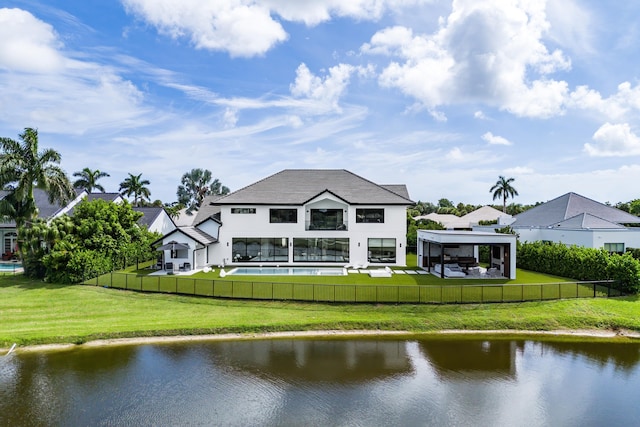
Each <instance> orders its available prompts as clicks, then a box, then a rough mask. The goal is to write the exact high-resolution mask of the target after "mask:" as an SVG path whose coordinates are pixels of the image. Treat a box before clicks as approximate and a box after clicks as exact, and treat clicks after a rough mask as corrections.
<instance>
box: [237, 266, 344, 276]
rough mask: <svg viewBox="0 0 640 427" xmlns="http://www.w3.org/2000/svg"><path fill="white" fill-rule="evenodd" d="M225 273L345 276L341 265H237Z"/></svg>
mask: <svg viewBox="0 0 640 427" xmlns="http://www.w3.org/2000/svg"><path fill="white" fill-rule="evenodd" d="M227 274H234V275H252V276H345V275H346V274H347V272H346V270H345V269H344V268H342V267H334V268H331V267H238V268H235V269H233V270H231V271H229V272H228V273H227Z"/></svg>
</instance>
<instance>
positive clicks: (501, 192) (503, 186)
mask: <svg viewBox="0 0 640 427" xmlns="http://www.w3.org/2000/svg"><path fill="white" fill-rule="evenodd" d="M513 181H515V179H513V178H509V179H506V178H505V177H504V176H502V175H500V176H499V177H498V181H497V182H496V183H495V185H494V186H493V187H491V189H490V190H489V192H493V200H496V199H499V198H502V212H504V213H507V199H508V198H509V197H511V198H514V197H515V196H517V195H518V191H517V190H516V189H515V188H513V187H512V186H511V183H512V182H513Z"/></svg>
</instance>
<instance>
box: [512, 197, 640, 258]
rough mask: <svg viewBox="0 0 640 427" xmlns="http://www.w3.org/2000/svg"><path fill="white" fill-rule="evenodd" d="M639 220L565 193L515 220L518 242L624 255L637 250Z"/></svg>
mask: <svg viewBox="0 0 640 427" xmlns="http://www.w3.org/2000/svg"><path fill="white" fill-rule="evenodd" d="M627 224H632V225H639V224H640V218H639V217H637V216H635V215H631V214H628V213H627V212H624V211H621V210H620V209H616V208H614V207H611V206H607V205H605V204H602V203H599V202H596V201H594V200H591V199H589V198H586V197H584V196H581V195H579V194H576V193H567V194H564V195H562V196H560V197H557V198H555V199H553V200H550V201H548V202H547V203H543V204H541V205H538V206H536V207H534V208H532V209H529V210H527V211H525V212H522V213H520V214H518V215H516V216H515V217H514V222H513V223H512V224H511V227H512V228H513V229H514V231H515V232H516V233H518V235H519V238H520V240H521V241H529V242H534V241H548V242H556V243H564V244H566V245H577V246H584V247H588V248H604V249H605V250H607V251H610V252H624V251H625V250H626V249H627V248H640V227H629V226H627Z"/></svg>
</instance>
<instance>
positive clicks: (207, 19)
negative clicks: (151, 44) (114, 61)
mask: <svg viewBox="0 0 640 427" xmlns="http://www.w3.org/2000/svg"><path fill="white" fill-rule="evenodd" d="M121 1H122V3H123V5H124V6H125V8H126V10H127V12H128V13H131V14H133V15H136V16H137V17H139V18H140V19H143V20H144V21H146V22H148V23H149V24H151V25H153V26H154V27H155V28H156V29H157V30H158V31H159V32H160V33H162V34H166V35H167V36H169V37H171V38H174V39H180V38H188V39H189V40H190V41H191V43H192V44H193V45H194V46H195V47H196V48H197V49H208V50H219V51H225V52H229V54H230V55H231V56H246V57H250V56H255V55H263V54H265V53H266V52H267V51H268V50H269V49H271V48H273V47H274V46H275V45H277V44H278V43H282V42H284V41H285V40H286V39H287V38H288V35H287V33H286V32H285V30H284V28H283V27H282V25H281V23H280V20H282V21H293V22H303V23H304V24H306V25H307V26H314V25H317V24H320V23H321V22H325V21H329V20H331V19H332V18H333V17H347V18H353V19H358V20H377V19H380V18H381V17H382V16H383V14H384V13H385V12H387V11H394V10H397V9H400V8H404V7H408V6H413V5H416V4H422V3H427V2H428V0H349V1H344V0H314V1H298V0H262V1H258V0H121ZM276 15H277V17H279V18H280V19H277V18H276V17H275V16H276Z"/></svg>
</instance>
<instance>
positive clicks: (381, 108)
mask: <svg viewBox="0 0 640 427" xmlns="http://www.w3.org/2000/svg"><path fill="white" fill-rule="evenodd" d="M639 17H640V3H636V2H600V1H595V0H593V1H586V0H585V1H582V0H563V1H561V2H559V1H548V2H545V1H543V0H513V1H504V0H486V1H479V0H454V1H441V0H315V1H305V2H300V1H296V0H263V1H257V0H121V1H116V0H114V1H100V2H87V1H85V0H65V1H64V2H62V1H54V0H50V1H36V0H5V1H4V2H3V3H2V8H0V109H1V110H0V111H1V114H0V135H1V136H5V137H11V138H17V135H18V134H19V133H20V132H21V131H22V129H23V128H25V127H35V128H38V130H39V135H40V144H41V147H51V148H55V149H56V150H58V151H59V152H60V153H61V154H62V167H63V168H64V169H65V170H66V171H67V172H68V173H69V175H71V174H72V173H73V172H75V171H79V170H81V169H82V168H84V167H90V168H92V169H100V170H103V171H106V172H108V173H109V174H110V175H111V177H110V178H107V179H105V180H104V181H101V182H102V183H103V185H105V187H106V188H107V190H108V191H117V190H118V184H119V183H120V182H121V181H122V180H123V179H124V178H125V177H126V176H127V174H128V173H134V174H138V173H142V175H143V177H144V178H146V179H148V180H150V182H151V185H150V187H149V188H150V190H151V198H152V200H155V199H161V200H162V201H164V202H171V201H174V200H176V189H177V186H178V185H179V183H180V177H181V176H182V174H183V173H184V172H186V171H188V170H190V169H192V168H206V169H209V170H211V171H212V173H213V176H214V177H217V178H219V179H220V180H221V181H222V182H223V184H225V185H227V186H228V187H230V188H231V189H232V190H236V189H239V188H241V187H243V186H245V185H248V184H251V183H253V182H255V181H257V180H259V179H261V178H264V177H266V176H268V175H271V174H273V173H276V172H278V171H280V170H282V169H285V168H339V169H348V170H351V171H352V172H354V173H357V174H359V175H361V176H363V177H365V178H367V179H370V180H372V181H374V182H377V183H380V184H398V183H404V184H407V186H408V187H409V191H410V194H411V197H412V198H413V199H414V200H422V201H431V202H436V201H437V200H438V199H439V198H442V197H446V198H448V199H450V200H453V201H454V202H456V203H458V202H465V203H474V204H484V203H491V202H492V198H491V194H490V192H489V188H490V187H491V186H492V185H493V184H494V183H495V181H496V180H497V178H498V176H499V175H505V176H507V177H513V178H515V182H514V187H515V188H516V189H517V190H518V192H519V193H520V196H518V197H516V199H515V201H516V202H518V203H533V202H536V201H546V200H549V199H552V198H555V197H557V196H560V195H561V194H564V193H566V192H568V191H574V192H577V193H580V194H582V195H584V196H587V197H591V198H593V199H596V200H598V201H601V202H606V201H609V202H612V203H615V202H618V201H629V200H632V199H635V198H639V197H640V192H639V191H638V190H637V183H638V182H640V114H639V112H640V111H639V110H640V86H639V84H638V78H639V76H640V61H638V60H637V58H639V57H640V55H639V53H640V45H639V43H638V40H640V26H639V25H640V24H639V23H640V19H638V18H639Z"/></svg>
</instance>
